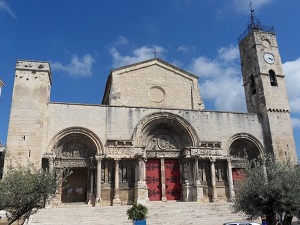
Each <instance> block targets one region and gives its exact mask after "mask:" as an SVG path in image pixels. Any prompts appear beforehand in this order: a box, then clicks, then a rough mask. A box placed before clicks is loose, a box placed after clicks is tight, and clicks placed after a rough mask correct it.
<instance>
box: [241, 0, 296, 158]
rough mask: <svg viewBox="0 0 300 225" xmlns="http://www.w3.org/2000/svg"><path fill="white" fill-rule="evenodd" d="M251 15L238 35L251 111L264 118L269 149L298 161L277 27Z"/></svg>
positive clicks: (267, 151) (270, 151)
mask: <svg viewBox="0 0 300 225" xmlns="http://www.w3.org/2000/svg"><path fill="white" fill-rule="evenodd" d="M250 9H251V17H250V22H249V23H248V25H247V29H246V30H245V32H244V33H243V34H242V35H241V36H240V37H239V38H238V41H239V49H240V58H241V68H242V76H243V85H244V90H245V96H246V104H247V109H248V112H249V113H257V114H258V115H259V118H260V120H261V124H262V129H263V135H264V146H265V153H272V154H275V156H276V157H277V158H278V159H280V160H284V159H286V158H287V157H290V158H291V160H292V162H296V161H297V154H296V148H295V143H294V135H293V130H292V124H291V119H290V107H289V101H288V96H287V91H286V86H285V76H284V74H283V69H282V63H281V58H280V54H279V50H278V44H277V40H276V34H275V31H274V27H266V26H263V25H261V23H260V22H259V21H258V20H256V19H255V14H254V10H252V7H251V3H250Z"/></svg>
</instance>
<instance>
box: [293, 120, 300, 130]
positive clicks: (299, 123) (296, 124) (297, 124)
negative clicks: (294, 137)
mask: <svg viewBox="0 0 300 225" xmlns="http://www.w3.org/2000/svg"><path fill="white" fill-rule="evenodd" d="M291 120H292V125H293V128H294V129H295V128H300V119H298V118H295V117H292V118H291Z"/></svg>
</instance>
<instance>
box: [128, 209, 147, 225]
mask: <svg viewBox="0 0 300 225" xmlns="http://www.w3.org/2000/svg"><path fill="white" fill-rule="evenodd" d="M147 213H148V208H147V207H146V206H144V205H142V204H133V206H132V207H131V208H129V209H128V210H127V216H128V219H129V220H132V223H133V225H146V217H147Z"/></svg>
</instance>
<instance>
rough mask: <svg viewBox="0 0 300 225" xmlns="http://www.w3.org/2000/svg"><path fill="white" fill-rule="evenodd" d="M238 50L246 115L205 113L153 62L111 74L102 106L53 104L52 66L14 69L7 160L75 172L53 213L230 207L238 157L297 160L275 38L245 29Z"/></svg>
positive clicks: (26, 64)
mask: <svg viewBox="0 0 300 225" xmlns="http://www.w3.org/2000/svg"><path fill="white" fill-rule="evenodd" d="M239 48H240V55H241V67H242V76H243V85H244V88H245V95H246V102H247V108H248V113H235V112H219V111H207V110H205V108H204V103H203V100H202V98H201V95H200V90H199V84H198V77H197V76H195V75H193V74H191V73H189V72H187V71H184V70H182V69H180V68H178V67H175V66H173V65H171V64H169V63H167V62H165V61H163V60H161V59H158V58H154V59H151V60H147V61H143V62H139V63H136V64H133V65H128V66H125V67H121V68H117V69H114V70H112V71H111V72H110V74H109V76H108V80H107V84H106V90H105V93H104V96H103V101H102V104H101V105H87V104H71V103H57V102H50V101H49V99H50V89H51V83H52V81H51V69H50V65H49V63H46V62H37V61H23V60H19V61H17V64H16V73H15V83H14V90H13V98H12V106H11V115H10V121H9V131H8V140H7V151H8V152H9V155H10V157H12V158H13V161H14V162H18V163H20V164H22V165H29V164H32V165H33V166H34V167H36V168H49V169H50V170H53V169H54V170H56V171H58V172H59V171H60V170H61V169H62V168H64V167H69V168H71V169H72V171H73V173H72V175H71V176H69V177H68V187H67V188H65V189H62V188H61V189H59V192H58V196H57V197H56V198H55V199H53V204H54V205H57V204H61V203H70V202H85V203H90V204H96V205H119V204H132V203H133V202H139V203H143V202H146V201H170V200H177V201H197V202H214V201H228V200H230V198H232V197H233V196H234V182H235V180H236V179H238V176H239V173H238V171H239V169H241V168H242V167H243V165H242V163H241V158H243V157H245V156H247V157H248V158H249V159H254V158H259V157H264V155H265V154H266V153H271V154H274V155H276V157H278V158H279V159H280V160H284V159H285V158H286V157H290V158H291V159H292V160H293V161H296V159H297V156H296V149H295V143H294V137H293V131H292V126H291V121H290V112H289V103H288V98H287V92H286V87H285V80H284V79H285V78H284V74H283V70H282V64H281V59H280V55H279V51H278V46H277V41H276V36H275V33H274V31H273V30H272V29H267V28H265V27H262V26H255V24H252V25H251V24H250V26H248V29H247V30H246V32H245V33H244V34H243V35H242V36H241V38H240V40H239Z"/></svg>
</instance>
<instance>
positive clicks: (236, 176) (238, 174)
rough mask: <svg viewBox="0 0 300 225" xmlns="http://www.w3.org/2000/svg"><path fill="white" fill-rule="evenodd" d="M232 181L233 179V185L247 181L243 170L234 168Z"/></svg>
mask: <svg viewBox="0 0 300 225" xmlns="http://www.w3.org/2000/svg"><path fill="white" fill-rule="evenodd" d="M232 179H233V183H235V181H238V180H243V179H245V174H244V173H243V169H241V168H233V169H232Z"/></svg>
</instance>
